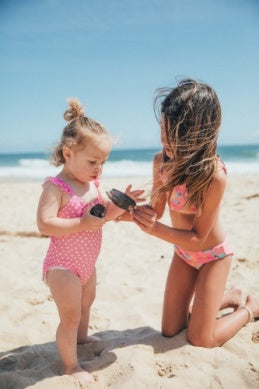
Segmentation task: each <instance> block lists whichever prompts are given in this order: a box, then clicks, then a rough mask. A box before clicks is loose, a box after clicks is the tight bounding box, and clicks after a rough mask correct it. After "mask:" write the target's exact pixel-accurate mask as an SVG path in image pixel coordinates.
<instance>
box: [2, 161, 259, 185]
mask: <svg viewBox="0 0 259 389" xmlns="http://www.w3.org/2000/svg"><path fill="white" fill-rule="evenodd" d="M225 163H226V166H227V170H228V173H229V174H251V173H252V174H253V173H259V161H255V160H253V161H250V162H248V161H242V162H241V161H235V162H231V161H226V162H225ZM59 171H60V167H59V168H56V167H54V166H52V165H50V163H49V161H48V160H46V159H20V160H19V165H16V166H1V167H0V178H6V179H33V180H43V179H44V178H45V177H48V176H55V175H56V174H58V172H59ZM103 177H152V162H151V161H149V162H142V161H132V160H120V161H115V162H109V161H108V162H107V163H106V164H105V166H104V170H103Z"/></svg>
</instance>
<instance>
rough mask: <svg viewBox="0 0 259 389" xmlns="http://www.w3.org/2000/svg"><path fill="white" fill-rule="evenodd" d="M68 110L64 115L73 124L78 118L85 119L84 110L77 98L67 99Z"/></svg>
mask: <svg viewBox="0 0 259 389" xmlns="http://www.w3.org/2000/svg"><path fill="white" fill-rule="evenodd" d="M67 102H68V109H67V110H66V112H65V113H64V119H65V120H66V121H67V122H71V120H74V119H76V118H80V117H84V108H83V106H82V104H81V103H80V101H79V100H78V99H77V98H69V99H67Z"/></svg>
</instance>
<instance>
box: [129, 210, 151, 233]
mask: <svg viewBox="0 0 259 389" xmlns="http://www.w3.org/2000/svg"><path fill="white" fill-rule="evenodd" d="M132 217H133V221H134V222H135V223H136V224H137V225H138V226H139V227H140V228H141V230H142V231H144V232H147V233H148V234H151V233H152V232H153V230H154V228H155V225H156V220H157V215H156V213H155V212H154V211H153V209H152V208H151V207H150V205H143V206H141V207H136V208H135V209H133V211H132Z"/></svg>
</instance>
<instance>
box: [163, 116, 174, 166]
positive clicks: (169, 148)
mask: <svg viewBox="0 0 259 389" xmlns="http://www.w3.org/2000/svg"><path fill="white" fill-rule="evenodd" d="M165 124H166V118H165V115H164V114H163V113H162V115H161V143H162V145H163V148H164V151H165V153H166V155H167V156H168V157H169V158H170V159H173V158H174V156H175V153H174V149H173V148H172V144H169V143H168V142H167V136H166V126H165Z"/></svg>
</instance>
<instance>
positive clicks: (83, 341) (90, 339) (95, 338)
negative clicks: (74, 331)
mask: <svg viewBox="0 0 259 389" xmlns="http://www.w3.org/2000/svg"><path fill="white" fill-rule="evenodd" d="M99 340H100V338H98V336H93V335H92V336H86V337H85V338H83V339H78V341H77V343H78V344H88V343H94V342H99Z"/></svg>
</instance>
